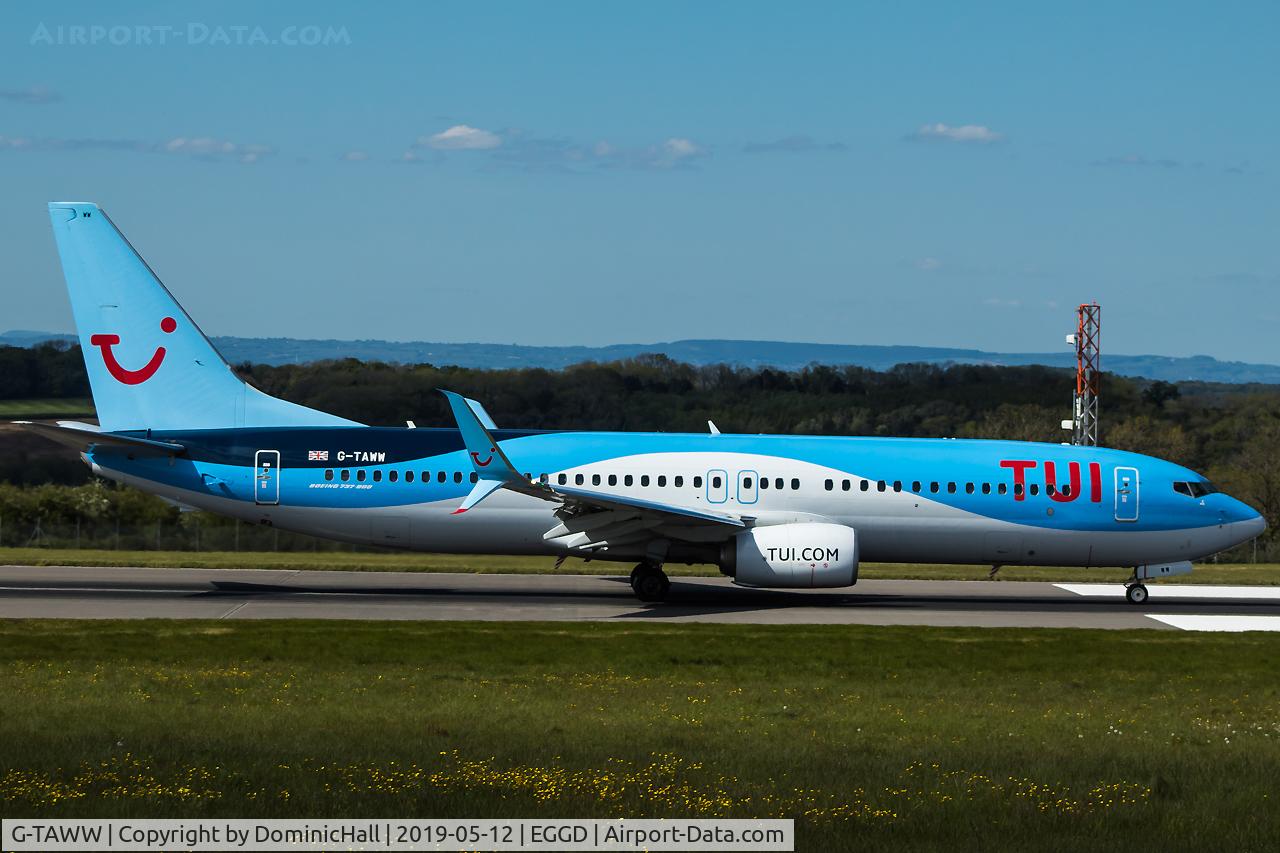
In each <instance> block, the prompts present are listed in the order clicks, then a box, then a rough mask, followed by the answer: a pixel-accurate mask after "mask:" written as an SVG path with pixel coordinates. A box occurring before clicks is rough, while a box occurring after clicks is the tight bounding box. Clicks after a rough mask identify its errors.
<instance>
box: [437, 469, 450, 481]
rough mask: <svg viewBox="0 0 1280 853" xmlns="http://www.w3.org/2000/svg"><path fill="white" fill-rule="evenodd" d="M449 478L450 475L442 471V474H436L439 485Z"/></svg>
mask: <svg viewBox="0 0 1280 853" xmlns="http://www.w3.org/2000/svg"><path fill="white" fill-rule="evenodd" d="M448 478H449V475H448V474H446V473H445V472H444V471H440V472H438V473H437V474H436V482H437V483H443V482H444V481H445V480H447V479H448Z"/></svg>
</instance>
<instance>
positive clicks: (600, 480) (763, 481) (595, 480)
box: [556, 474, 800, 489]
mask: <svg viewBox="0 0 1280 853" xmlns="http://www.w3.org/2000/svg"><path fill="white" fill-rule="evenodd" d="M670 479H671V485H673V486H675V487H676V488H677V489H680V488H683V487H684V480H685V478H684V477H683V476H681V475H679V474H676V475H675V476H673V477H671V478H670ZM692 480H693V487H694V488H695V489H701V488H702V477H701V476H700V475H695V476H694V477H693V478H692ZM556 482H557V483H559V484H560V485H562V486H567V485H569V475H568V474H557V475H556ZM619 482H621V483H622V485H623V486H634V485H636V484H637V483H639V484H640V487H641V488H645V489H647V488H648V487H649V486H650V485H656V486H657V487H658V488H660V489H662V488H666V486H667V475H666V474H658V475H657V476H655V477H650V476H649V475H648V474H641V475H639V476H638V477H637V476H636V475H634V474H623V475H622V476H621V477H619V476H618V475H617V474H592V475H591V485H593V486H599V485H604V484H608V485H610V486H616V485H618V483H619ZM754 482H755V481H754V480H753V479H752V478H751V477H743V478H742V488H744V489H750V488H752V487H753V485H754ZM573 484H574V485H575V486H585V485H586V484H587V475H586V474H574V475H573ZM724 486H725V483H724V478H723V477H721V476H719V475H712V477H711V488H713V489H722V488H724ZM760 488H762V489H767V488H769V478H768V477H761V478H760ZM773 488H775V489H784V488H786V481H785V480H783V478H781V477H776V478H774V480H773ZM791 488H792V489H799V488H800V479H799V478H798V477H793V478H792V479H791Z"/></svg>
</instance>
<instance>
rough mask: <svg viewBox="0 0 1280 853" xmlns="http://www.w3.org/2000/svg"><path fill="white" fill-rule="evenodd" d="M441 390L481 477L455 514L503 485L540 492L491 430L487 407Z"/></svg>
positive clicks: (467, 508) (472, 465) (463, 510)
mask: <svg viewBox="0 0 1280 853" xmlns="http://www.w3.org/2000/svg"><path fill="white" fill-rule="evenodd" d="M440 393H442V394H444V396H445V398H446V399H447V400H448V401H449V408H451V409H452V410H453V418H454V420H456V421H457V422H458V431H459V432H461V433H462V443H463V445H465V446H466V449H467V456H468V457H469V458H470V459H471V467H472V468H473V469H474V470H475V472H476V476H477V477H478V478H479V479H478V480H477V481H476V485H475V488H474V489H472V490H471V494H469V495H467V497H466V499H465V500H463V502H462V504H461V505H460V506H459V507H458V508H457V509H455V510H454V511H453V514H454V515H457V514H459V513H463V512H466V511H467V510H469V509H471V508H472V507H473V506H475V505H476V504H478V503H480V501H482V500H484V499H485V498H487V497H489V495H491V494H493V493H494V492H496V491H497V490H498V489H500V488H502V487H503V486H506V487H508V488H512V489H515V490H516V491H520V492H526V493H529V492H536V491H537V490H538V487H537V486H535V485H534V484H533V483H530V482H529V480H528V479H526V478H525V476H524V475H523V474H521V473H520V472H519V471H517V470H516V466H514V465H512V464H511V460H510V459H508V458H507V454H505V453H503V452H502V448H500V447H499V446H498V442H497V441H496V440H495V439H494V437H493V436H492V435H491V434H490V433H489V430H490V429H494V426H493V420H492V419H491V418H490V417H489V415H488V413H487V412H485V410H484V407H483V406H481V405H480V404H479V403H477V402H475V401H474V400H468V399H467V398H466V397H463V396H462V395H461V394H455V393H454V392H452V391H445V390H443V389H441V392H440ZM486 422H487V423H486Z"/></svg>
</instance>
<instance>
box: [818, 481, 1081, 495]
mask: <svg viewBox="0 0 1280 853" xmlns="http://www.w3.org/2000/svg"><path fill="white" fill-rule="evenodd" d="M872 484H873V481H871V480H859V481H858V490H859V491H863V492H868V491H871V488H872ZM823 485H824V486H825V488H826V490H827V491H828V492H832V491H835V488H836V484H835V481H834V480H827V481H826V483H824V484H823ZM874 485H875V490H876V491H877V492H886V491H889V490H890V489H892V490H893V491H895V492H901V491H902V481H901V480H894V481H893V482H892V483H890V482H888V481H887V480H875V481H874ZM962 486H963V488H964V493H965V494H966V495H972V494H974V493H975V492H982V494H984V495H989V494H991V493H992V491H993V488H994V491H995V493H996V494H998V495H1006V494H1008V493H1009V484H1008V483H996V484H995V486H994V487H993V486H992V485H991V484H990V483H939V482H936V481H935V482H932V483H930V484H929V493H930V494H934V495H936V494H938V493H939V492H941V491H942V490H943V489H946V492H947V494H949V495H954V494H955V493H956V492H958V491H959V490H960V488H961V487H962ZM1026 490H1027V492H1028V493H1029V494H1031V495H1038V494H1040V485H1039V484H1038V483H1032V484H1030V485H1029V486H1027V487H1026ZM840 491H842V492H849V491H853V481H852V480H841V481H840ZM911 491H913V492H915V493H916V494H920V493H921V492H923V491H924V484H923V483H921V482H920V481H919V480H913V481H912V483H911ZM1044 491H1045V494H1047V495H1053V494H1057V493H1058V492H1061V493H1062V494H1063V495H1064V496H1067V497H1070V495H1071V487H1070V486H1063V487H1062V488H1061V489H1059V488H1057V487H1056V486H1053V485H1048V486H1045V489H1044ZM1013 493H1014V494H1015V495H1022V493H1023V486H1022V484H1021V483H1015V484H1014V486H1013Z"/></svg>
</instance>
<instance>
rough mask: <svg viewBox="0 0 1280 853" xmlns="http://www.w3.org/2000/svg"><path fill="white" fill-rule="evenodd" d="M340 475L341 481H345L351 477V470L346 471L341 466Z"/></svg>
mask: <svg viewBox="0 0 1280 853" xmlns="http://www.w3.org/2000/svg"><path fill="white" fill-rule="evenodd" d="M341 476H342V482H344V483H345V482H346V481H347V480H350V479H351V472H350V471H348V470H347V469H346V468H343V469H342V475H341Z"/></svg>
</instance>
